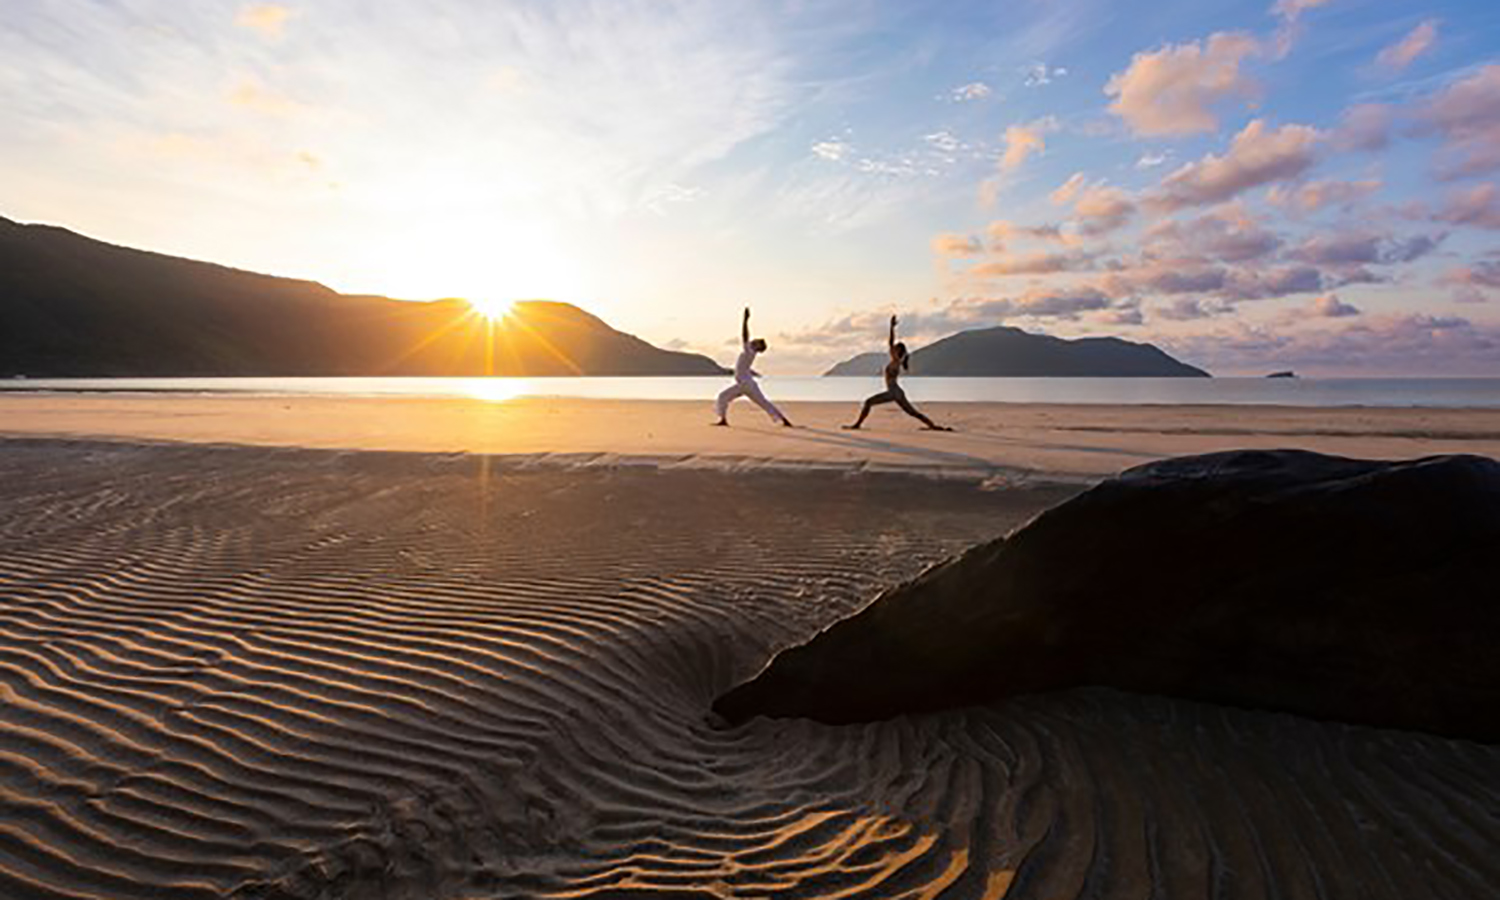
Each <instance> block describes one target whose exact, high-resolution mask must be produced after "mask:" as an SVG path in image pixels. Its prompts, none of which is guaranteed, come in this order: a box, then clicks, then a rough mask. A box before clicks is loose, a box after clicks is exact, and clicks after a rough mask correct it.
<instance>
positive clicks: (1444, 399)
mask: <svg viewBox="0 0 1500 900" xmlns="http://www.w3.org/2000/svg"><path fill="white" fill-rule="evenodd" d="M762 383H763V384H764V386H765V389H766V393H767V394H769V395H771V396H772V397H773V398H775V399H778V400H788V401H818V400H823V401H834V402H848V403H855V402H858V401H859V400H861V399H862V398H864V397H866V396H868V395H869V394H872V393H874V392H875V391H877V390H880V388H881V384H880V379H879V378H874V377H872V378H819V377H816V376H787V377H776V376H771V377H767V378H765V379H763V381H762ZM902 383H903V384H904V385H905V386H906V390H907V393H908V394H909V395H910V396H911V397H912V399H913V400H915V401H917V402H929V403H939V402H942V403H1083V404H1126V405H1140V404H1162V405H1171V406H1181V405H1197V404H1252V405H1265V406H1315V407H1318V406H1325V407H1332V406H1370V407H1416V406H1421V407H1445V408H1455V407H1487V408H1500V378H922V377H920V376H918V377H909V378H903V379H902ZM727 384H729V379H728V378H727V377H720V376H707V377H699V376H694V377H635V378H605V377H600V378H459V377H454V378H69V379H40V378H38V379H23V378H18V379H6V380H0V390H4V391H26V392H32V391H47V392H90V393H94V392H127V393H135V392H149V393H155V392H177V393H188V394H226V393H228V394H255V395H262V396H298V395H324V396H327V395H334V396H395V397H471V398H478V399H483V400H493V401H496V402H500V401H505V400H511V399H515V398H518V397H584V398H596V399H617V400H702V401H704V402H705V403H707V402H710V401H711V400H712V399H713V397H714V395H715V394H717V393H718V392H719V391H720V390H721V389H722V388H723V387H724V386H725V385H727Z"/></svg>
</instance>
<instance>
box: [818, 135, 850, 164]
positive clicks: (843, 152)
mask: <svg viewBox="0 0 1500 900" xmlns="http://www.w3.org/2000/svg"><path fill="white" fill-rule="evenodd" d="M853 151H854V147H853V146H852V145H851V144H849V143H847V142H845V141H841V140H839V139H838V138H830V139H829V140H826V141H818V142H817V143H816V144H813V145H812V152H813V156H816V157H818V158H819V159H826V160H828V161H829V162H840V161H841V160H843V159H844V158H845V157H847V156H848V155H849V154H850V153H852V152H853Z"/></svg>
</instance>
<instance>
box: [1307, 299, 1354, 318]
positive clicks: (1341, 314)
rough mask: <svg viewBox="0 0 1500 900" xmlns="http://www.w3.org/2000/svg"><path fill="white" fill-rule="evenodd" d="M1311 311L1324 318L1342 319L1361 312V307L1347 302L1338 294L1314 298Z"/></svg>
mask: <svg viewBox="0 0 1500 900" xmlns="http://www.w3.org/2000/svg"><path fill="white" fill-rule="evenodd" d="M1311 311H1312V314H1313V315H1315V316H1318V317H1320V318H1324V319H1342V318H1347V317H1349V316H1357V315H1359V314H1360V310H1359V307H1357V306H1352V305H1350V304H1348V303H1345V302H1344V301H1342V300H1340V299H1339V298H1338V295H1337V294H1324V295H1323V296H1321V297H1315V298H1313V302H1312V307H1311Z"/></svg>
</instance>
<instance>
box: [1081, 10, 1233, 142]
mask: <svg viewBox="0 0 1500 900" xmlns="http://www.w3.org/2000/svg"><path fill="white" fill-rule="evenodd" d="M1259 52H1260V44H1259V42H1258V41H1256V40H1255V38H1253V37H1251V36H1249V35H1247V34H1242V33H1238V32H1219V33H1216V34H1213V35H1211V36H1210V37H1209V38H1208V40H1207V41H1206V42H1205V43H1202V44H1200V43H1199V42H1197V41H1190V42H1188V43H1185V44H1170V45H1168V46H1165V47H1163V48H1161V49H1160V50H1155V51H1152V52H1149V53H1137V54H1136V55H1135V56H1134V57H1133V58H1132V59H1131V61H1130V65H1129V66H1128V67H1127V68H1126V69H1125V71H1123V72H1117V73H1115V75H1113V76H1112V77H1111V78H1110V79H1109V82H1108V83H1107V84H1106V85H1105V86H1104V92H1105V93H1106V94H1108V95H1109V96H1111V97H1114V98H1115V99H1114V102H1112V103H1111V104H1110V105H1109V109H1110V111H1111V112H1113V113H1115V114H1116V115H1118V116H1119V117H1120V118H1122V119H1124V120H1125V122H1126V124H1128V125H1129V126H1130V128H1131V129H1132V130H1133V131H1134V132H1136V133H1137V134H1150V135H1161V134H1194V133H1198V132H1205V131H1213V130H1214V129H1215V128H1217V127H1218V125H1219V120H1218V116H1217V115H1216V114H1215V113H1214V107H1215V106H1216V105H1218V104H1219V103H1220V102H1222V101H1223V100H1225V99H1227V98H1229V97H1236V96H1237V97H1251V96H1253V95H1254V94H1255V84H1254V82H1252V81H1251V80H1250V79H1249V78H1248V77H1247V76H1245V75H1243V74H1241V72H1240V64H1241V63H1242V62H1243V61H1244V60H1245V59H1246V58H1247V57H1250V56H1254V55H1256V54H1258V53H1259Z"/></svg>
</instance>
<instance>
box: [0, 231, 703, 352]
mask: <svg viewBox="0 0 1500 900" xmlns="http://www.w3.org/2000/svg"><path fill="white" fill-rule="evenodd" d="M726 371H727V370H725V369H724V368H723V367H722V366H720V365H719V364H718V363H715V362H714V361H713V360H711V359H709V358H708V357H706V356H699V355H697V354H690V353H675V352H671V351H668V350H663V349H661V348H658V347H654V346H652V345H651V344H648V343H646V342H645V341H643V340H641V339H640V338H637V337H634V336H632V335H629V334H624V333H623V332H619V331H616V330H614V329H613V328H610V327H609V326H608V325H607V324H605V323H604V322H603V321H601V320H600V319H598V318H597V317H595V316H592V315H590V314H589V313H587V312H584V311H583V310H581V309H579V308H578V307H576V306H571V305H569V304H566V303H554V302H548V301H527V302H523V303H518V304H517V305H516V307H515V310H514V311H513V313H512V314H511V315H510V316H509V317H507V318H506V319H504V320H502V321H500V322H496V323H493V324H491V323H490V322H488V321H486V320H485V319H483V318H482V317H480V316H478V315H475V314H474V313H473V311H472V310H471V309H470V308H469V305H468V304H467V303H465V302H464V301H462V300H456V299H449V300H435V301H431V302H410V301H404V300H393V299H391V298H388V297H371V296H356V295H345V294H339V293H337V292H335V291H333V290H330V289H329V288H327V287H324V286H323V285H321V284H318V283H316V282H312V281H299V280H296V279H291V278H277V277H273V276H270V275H260V274H256V273H253V272H245V271H241V270H238V269H231V268H228V267H225V266H220V265H214V264H212V263H206V262H197V261H194V260H188V259H180V258H177V257H172V256H165V255H163V254H159V253H150V252H146V251H142V250H132V249H129V248H125V247H117V246H114V245H112V244H106V243H104V242H102V241H96V240H93V239H91V238H86V237H83V236H82V235H78V234H75V233H73V232H71V231H68V230H66V229H63V228H57V227H53V226H44V225H22V224H18V223H16V222H12V221H10V220H8V219H3V218H0V375H17V374H25V375H28V376H30V377H33V378H35V377H46V376H221V375H223V376H228V375H484V374H495V375H716V374H723V373H724V372H726Z"/></svg>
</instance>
